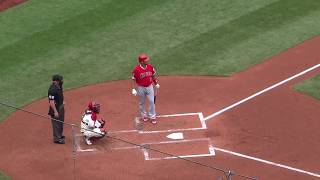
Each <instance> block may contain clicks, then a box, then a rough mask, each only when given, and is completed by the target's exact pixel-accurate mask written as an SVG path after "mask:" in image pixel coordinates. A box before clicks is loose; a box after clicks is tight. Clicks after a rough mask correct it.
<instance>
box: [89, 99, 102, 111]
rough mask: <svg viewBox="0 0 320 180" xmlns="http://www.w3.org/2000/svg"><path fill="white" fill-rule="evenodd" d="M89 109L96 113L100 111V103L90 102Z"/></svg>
mask: <svg viewBox="0 0 320 180" xmlns="http://www.w3.org/2000/svg"><path fill="white" fill-rule="evenodd" d="M88 109H89V110H91V111H93V112H95V113H99V112H100V104H99V103H97V102H94V101H93V102H90V103H89V105H88Z"/></svg>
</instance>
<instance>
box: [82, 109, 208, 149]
mask: <svg viewBox="0 0 320 180" xmlns="http://www.w3.org/2000/svg"><path fill="white" fill-rule="evenodd" d="M194 115H197V116H199V120H200V123H201V127H200V128H186V129H169V130H159V131H139V130H120V131H109V132H108V134H122V133H137V132H138V133H140V134H151V133H169V132H177V131H194V130H203V129H207V125H206V123H205V121H204V118H203V114H202V112H197V113H181V114H168V115H159V116H157V117H177V116H194ZM79 136H82V134H77V135H76V137H79ZM76 145H77V151H78V152H94V151H97V149H95V148H89V149H82V148H81V146H80V144H78V143H77V144H76ZM135 148H139V147H138V146H126V147H115V148H111V149H113V150H126V149H135Z"/></svg>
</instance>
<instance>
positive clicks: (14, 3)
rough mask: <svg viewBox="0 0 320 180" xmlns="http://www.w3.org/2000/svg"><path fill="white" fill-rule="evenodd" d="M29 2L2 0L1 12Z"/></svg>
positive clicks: (0, 4)
mask: <svg viewBox="0 0 320 180" xmlns="http://www.w3.org/2000/svg"><path fill="white" fill-rule="evenodd" d="M26 1H27V0H0V12H1V11H4V10H6V9H9V8H11V7H14V6H17V5H19V4H21V3H24V2H26Z"/></svg>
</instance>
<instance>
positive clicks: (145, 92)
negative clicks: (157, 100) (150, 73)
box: [137, 84, 156, 119]
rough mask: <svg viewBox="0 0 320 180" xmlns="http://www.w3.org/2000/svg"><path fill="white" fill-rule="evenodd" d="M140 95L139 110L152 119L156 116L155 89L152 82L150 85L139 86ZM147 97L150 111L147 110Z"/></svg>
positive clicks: (142, 115) (142, 114)
mask: <svg viewBox="0 0 320 180" xmlns="http://www.w3.org/2000/svg"><path fill="white" fill-rule="evenodd" d="M137 89H138V96H139V111H140V115H141V117H149V118H150V119H155V118H156V110H155V104H154V90H153V85H152V84H151V85H150V86H148V87H144V86H138V88H137ZM146 98H148V101H149V112H146Z"/></svg>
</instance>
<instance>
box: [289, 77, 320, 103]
mask: <svg viewBox="0 0 320 180" xmlns="http://www.w3.org/2000/svg"><path fill="white" fill-rule="evenodd" d="M294 89H296V90H297V91H300V92H302V93H305V94H308V95H310V96H312V97H314V98H316V99H318V100H320V91H319V89H320V75H317V76H315V77H313V78H311V79H309V80H306V81H303V82H301V83H299V84H297V85H295V86H294Z"/></svg>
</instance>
